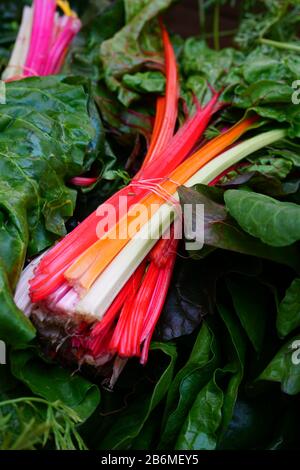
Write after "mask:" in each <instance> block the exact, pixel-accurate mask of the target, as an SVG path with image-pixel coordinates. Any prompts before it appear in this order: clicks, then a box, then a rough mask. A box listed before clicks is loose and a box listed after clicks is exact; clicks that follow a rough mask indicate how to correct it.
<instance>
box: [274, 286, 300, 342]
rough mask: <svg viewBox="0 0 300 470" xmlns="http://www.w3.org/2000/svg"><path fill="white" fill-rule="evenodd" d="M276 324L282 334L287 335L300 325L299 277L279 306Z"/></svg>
mask: <svg viewBox="0 0 300 470" xmlns="http://www.w3.org/2000/svg"><path fill="white" fill-rule="evenodd" d="M276 325H277V330H278V333H279V335H280V336H287V335H288V334H289V333H291V331H293V330H294V329H295V328H298V327H299V326H300V279H298V278H296V279H294V280H293V282H292V284H291V285H290V287H289V288H288V289H287V291H286V293H285V296H284V299H283V300H282V302H281V303H280V304H279V306H278V316H277V322H276Z"/></svg>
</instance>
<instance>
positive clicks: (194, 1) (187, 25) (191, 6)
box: [166, 0, 243, 46]
mask: <svg viewBox="0 0 300 470" xmlns="http://www.w3.org/2000/svg"><path fill="white" fill-rule="evenodd" d="M200 3H201V0H179V1H178V3H177V4H174V5H173V6H172V7H171V8H170V10H169V11H168V14H167V15H166V18H167V24H168V26H169V27H170V28H171V29H172V30H173V31H174V32H176V33H179V34H181V35H182V36H184V37H188V36H191V35H197V34H200V32H201V25H200V13H199V5H200ZM235 3H236V5H237V6H235V7H230V5H224V6H222V7H221V15H220V30H221V31H223V32H225V31H226V33H225V35H224V36H223V35H222V37H221V42H222V45H224V46H227V45H230V43H231V38H232V36H233V34H234V31H235V29H236V27H237V24H238V19H239V15H240V11H241V6H242V3H243V2H235ZM212 10H213V9H210V12H209V13H207V14H206V17H205V32H206V35H207V36H206V37H207V39H208V40H209V41H210V38H211V36H212V31H213V11H212Z"/></svg>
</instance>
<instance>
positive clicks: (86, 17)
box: [64, 0, 124, 82]
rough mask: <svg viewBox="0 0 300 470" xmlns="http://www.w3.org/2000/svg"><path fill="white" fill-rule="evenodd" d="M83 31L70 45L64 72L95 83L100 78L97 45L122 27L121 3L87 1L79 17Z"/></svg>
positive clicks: (101, 69)
mask: <svg viewBox="0 0 300 470" xmlns="http://www.w3.org/2000/svg"><path fill="white" fill-rule="evenodd" d="M82 24H83V26H82V29H81V31H80V32H79V34H78V35H77V36H76V38H75V39H74V41H73V42H72V44H71V47H70V50H69V53H68V55H67V57H66V60H65V64H64V72H65V73H68V74H73V75H77V74H78V75H81V76H84V77H88V78H90V79H91V80H93V81H95V82H96V81H97V80H99V79H100V78H102V76H103V73H104V72H103V68H102V64H101V61H100V45H101V44H102V42H103V41H105V40H106V39H109V38H111V37H112V36H113V35H114V34H115V33H116V32H117V31H119V29H121V28H122V26H123V25H124V5H123V0H117V1H115V2H113V4H111V3H110V2H109V1H106V0H104V1H101V2H97V1H95V0H90V1H89V2H88V6H86V9H85V12H84V14H83V17H82Z"/></svg>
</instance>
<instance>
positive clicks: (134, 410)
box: [99, 343, 177, 450]
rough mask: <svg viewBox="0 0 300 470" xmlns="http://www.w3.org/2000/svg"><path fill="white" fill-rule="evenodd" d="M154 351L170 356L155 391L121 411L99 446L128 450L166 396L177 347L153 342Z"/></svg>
mask: <svg viewBox="0 0 300 470" xmlns="http://www.w3.org/2000/svg"><path fill="white" fill-rule="evenodd" d="M151 350H152V351H160V352H161V353H163V354H164V355H166V356H167V358H168V365H167V367H166V368H165V370H164V371H163V373H162V375H161V376H160V378H159V379H158V381H157V383H156V384H155V386H154V389H153V391H152V392H151V393H150V394H147V395H146V396H139V399H138V400H135V402H134V403H132V404H131V405H129V406H128V407H127V408H126V409H125V410H124V412H122V413H120V414H119V416H118V417H117V418H116V420H115V422H114V424H113V425H112V426H111V427H110V430H109V431H108V432H107V434H106V435H105V437H104V438H103V439H102V441H101V443H100V445H99V448H100V449H110V450H126V449H129V448H131V446H132V445H133V443H134V442H135V441H136V439H137V438H138V436H139V435H140V433H141V432H143V428H144V426H145V424H146V423H147V421H148V419H149V417H150V415H151V413H152V411H153V410H155V409H156V407H157V406H158V405H159V403H160V402H161V401H162V400H163V398H164V397H165V395H166V393H167V391H168V389H169V387H170V384H171V382H172V378H173V372H174V366H175V361H176V356H177V354H176V348H175V346H174V345H173V344H171V343H169V344H166V343H152V345H151Z"/></svg>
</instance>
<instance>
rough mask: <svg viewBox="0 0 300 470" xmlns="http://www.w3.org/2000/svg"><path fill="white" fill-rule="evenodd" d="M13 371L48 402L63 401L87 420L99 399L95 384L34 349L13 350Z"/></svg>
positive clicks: (11, 359)
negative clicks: (42, 356) (53, 362)
mask: <svg viewBox="0 0 300 470" xmlns="http://www.w3.org/2000/svg"><path fill="white" fill-rule="evenodd" d="M10 361H11V369H12V373H13V375H14V376H15V377H16V378H17V379H19V380H21V381H22V382H23V383H24V384H26V385H27V386H28V388H29V389H30V390H31V391H32V392H33V393H34V394H36V395H38V396H40V397H42V398H44V399H45V400H47V401H49V402H56V401H60V402H61V403H63V404H64V405H66V406H68V407H70V408H72V409H73V410H74V411H75V412H76V413H77V414H78V416H79V417H80V418H81V419H82V420H86V419H87V418H88V417H89V416H90V415H91V414H92V413H93V412H94V410H95V409H96V407H97V406H98V404H99V401H100V395H99V389H98V387H97V386H96V385H94V384H92V383H91V382H89V381H88V380H86V379H84V378H83V377H80V376H79V375H71V372H70V371H69V370H68V369H65V368H63V367H61V366H58V365H55V364H52V363H50V362H45V361H44V360H42V359H41V358H40V357H39V356H38V355H37V354H36V351H35V350H34V349H31V348H30V349H23V350H22V349H20V350H14V351H12V353H11V357H10Z"/></svg>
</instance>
